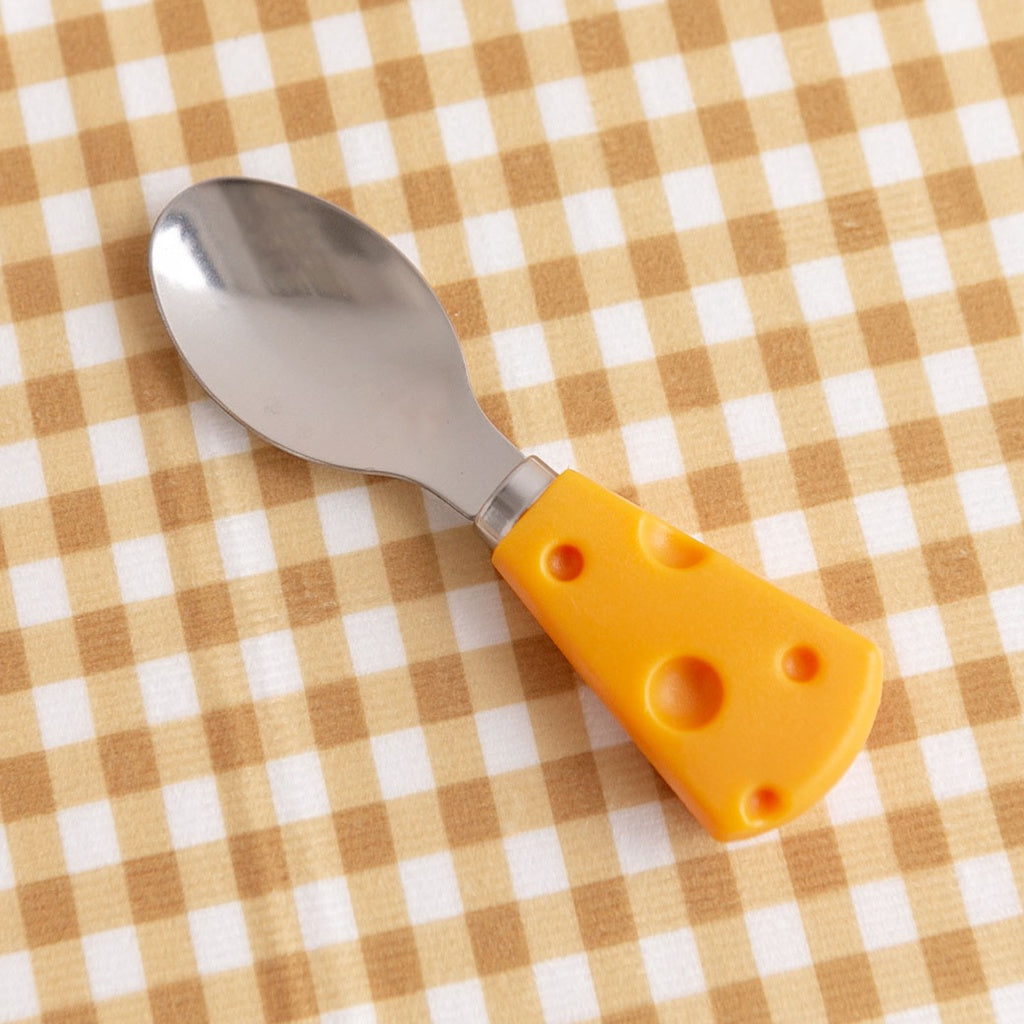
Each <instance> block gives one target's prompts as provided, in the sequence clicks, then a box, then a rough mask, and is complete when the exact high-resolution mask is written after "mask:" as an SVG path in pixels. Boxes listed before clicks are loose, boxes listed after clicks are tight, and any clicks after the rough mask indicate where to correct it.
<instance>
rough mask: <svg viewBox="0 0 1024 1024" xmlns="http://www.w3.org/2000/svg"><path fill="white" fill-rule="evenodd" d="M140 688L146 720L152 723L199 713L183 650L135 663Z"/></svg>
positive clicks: (197, 699)
mask: <svg viewBox="0 0 1024 1024" xmlns="http://www.w3.org/2000/svg"><path fill="white" fill-rule="evenodd" d="M135 671H136V674H137V675H138V677H139V687H140V689H141V690H142V704H143V707H144V708H145V710H146V721H147V722H149V723H150V724H151V725H161V724H163V723H164V722H176V721H179V720H180V719H182V718H191V717H193V716H194V715H198V714H199V698H198V696H197V695H196V684H195V681H194V680H193V678H192V666H191V664H190V663H189V660H188V655H187V654H186V653H185V652H179V653H178V654H169V655H167V657H165V658H154V659H152V660H151V661H143V662H141V663H140V664H138V665H136V666H135Z"/></svg>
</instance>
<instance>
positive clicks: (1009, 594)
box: [988, 585, 1024, 654]
mask: <svg viewBox="0 0 1024 1024" xmlns="http://www.w3.org/2000/svg"><path fill="white" fill-rule="evenodd" d="M988 599H989V603H990V604H991V606H992V615H993V616H994V618H995V620H996V628H997V629H998V630H999V639H1000V640H1001V641H1002V644H1003V650H1004V651H1006V653H1007V654H1012V653H1014V652H1015V651H1024V585H1022V586H1019V587H1006V588H1005V589H1002V590H993V591H992V592H991V593H990V594H989V595H988Z"/></svg>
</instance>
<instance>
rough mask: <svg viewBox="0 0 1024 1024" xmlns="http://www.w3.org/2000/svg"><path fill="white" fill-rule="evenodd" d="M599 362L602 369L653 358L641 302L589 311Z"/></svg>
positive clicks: (624, 303) (652, 346) (651, 344)
mask: <svg viewBox="0 0 1024 1024" xmlns="http://www.w3.org/2000/svg"><path fill="white" fill-rule="evenodd" d="M590 315H591V318H592V319H593V321H594V331H595V333H596V334H597V344H598V347H599V348H600V349H601V360H602V362H603V363H604V365H605V366H609V367H610V366H625V365H626V364H627V363H639V362H642V361H643V360H645V359H652V358H653V357H654V345H653V343H652V342H651V333H650V331H649V330H648V328H647V317H646V315H645V314H644V307H643V303H641V302H620V303H618V304H617V305H614V306H600V307H599V308H597V309H594V310H591V313H590Z"/></svg>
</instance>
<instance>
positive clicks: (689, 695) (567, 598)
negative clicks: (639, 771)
mask: <svg viewBox="0 0 1024 1024" xmlns="http://www.w3.org/2000/svg"><path fill="white" fill-rule="evenodd" d="M492 560H493V562H494V565H495V567H496V568H497V570H498V571H499V572H500V573H501V575H502V576H503V577H504V578H505V579H506V580H507V582H508V583H509V585H510V586H511V587H512V589H513V590H514V591H515V592H516V593H517V594H518V595H519V597H520V598H521V599H522V601H523V602H524V604H525V605H526V606H527V608H529V610H530V611H531V612H532V613H533V615H534V616H535V617H536V619H537V620H538V622H539V623H540V624H541V625H542V626H543V627H544V629H545V631H546V632H547V633H548V635H549V636H550V637H551V638H552V640H554V642H555V643H556V644H557V645H558V647H559V648H561V650H562V652H563V653H564V654H565V655H566V657H567V658H568V659H569V661H570V662H571V663H572V665H573V667H574V668H575V669H576V671H577V672H578V673H579V674H580V676H582V678H583V679H584V681H585V682H587V683H588V684H589V685H590V686H591V687H592V688H593V690H594V691H595V692H596V693H597V695H598V696H599V697H600V698H601V700H602V701H604V703H605V704H606V705H607V706H608V708H609V709H610V710H611V711H612V713H613V714H614V715H615V716H616V718H617V719H618V720H619V722H620V723H621V724H622V726H623V727H624V728H625V730H626V731H627V732H628V733H629V735H630V736H631V737H632V738H633V740H634V741H635V742H636V744H637V746H638V747H639V748H640V750H641V751H642V752H643V753H644V755H645V756H646V757H647V758H648V760H649V761H650V762H651V763H652V764H653V765H654V767H655V768H656V769H657V770H658V772H660V774H661V775H662V777H663V778H664V779H665V781H666V782H667V783H668V784H669V786H671V788H672V789H673V790H674V791H675V793H676V794H677V795H678V796H679V797H680V799H681V800H682V801H683V803H684V804H685V805H686V806H687V807H688V808H689V810H690V811H691V812H692V814H693V815H694V817H696V818H697V820H698V821H699V822H700V823H701V824H702V825H703V826H704V827H705V828H706V829H707V831H708V832H710V833H711V835H712V836H714V837H715V838H716V839H720V840H734V839H742V838H745V837H748V836H753V835H756V834H758V833H759V832H763V831H766V830H767V829H771V828H775V827H776V826H777V825H780V824H782V823H783V822H785V821H788V820H789V819H791V818H793V817H795V816H796V815H798V814H800V813H802V812H803V811H805V810H807V809H808V808H809V807H811V806H812V805H813V804H815V803H816V802H817V801H818V800H819V799H821V797H823V796H824V795H825V793H826V792H827V791H828V790H829V789H830V788H831V786H832V785H833V784H834V783H835V782H837V781H838V779H839V778H840V776H841V775H842V774H843V772H844V771H845V770H846V769H847V767H849V765H850V762H851V761H852V760H853V758H854V757H855V755H856V754H857V752H858V751H859V750H860V748H861V747H862V746H863V744H864V741H865V739H866V738H867V734H868V732H869V731H870V728H871V724H872V722H873V721H874V717H875V712H876V710H877V708H878V703H879V699H880V696H881V675H882V663H881V657H880V655H879V653H878V650H877V649H876V648H875V646H874V645H873V644H872V643H871V642H870V641H868V640H866V639H865V638H864V637H862V636H860V635H858V634H857V633H855V632H854V631H853V630H851V629H848V628H847V627H846V626H843V625H841V624H840V623H838V622H836V621H835V620H834V619H831V618H830V617H829V616H827V615H825V614H823V613H822V612H820V611H818V610H817V609H815V608H812V607H811V606H810V605H808V604H805V603H804V602H802V601H800V600H798V599H797V598H795V597H792V596H791V595H789V594H786V593H784V592H783V591H781V590H779V589H778V588H777V587H774V586H772V585H771V584H769V583H766V582H765V581H764V580H762V579H760V578H759V577H757V576H755V575H753V574H752V573H750V572H748V571H747V570H745V569H743V568H741V567H740V566H738V565H737V564H736V563H735V562H732V561H730V560H729V559H727V558H725V557H724V556H723V555H720V554H719V553H717V552H716V551H714V550H712V549H711V548H709V547H707V546H705V545H704V544H701V543H700V542H698V541H697V540H695V539H693V538H692V537H689V536H688V535H686V534H684V533H682V532H680V531H679V530H676V529H675V528H673V527H671V526H669V525H668V524H667V523H664V522H662V521H661V520H660V519H657V518H656V517H654V516H652V515H650V514H648V513H646V512H644V511H642V510H641V509H639V508H637V506H636V505H633V504H632V503H631V502H629V501H627V500H625V499H624V498H621V497H619V496H617V495H615V494H612V493H611V492H610V491H607V490H605V489H604V488H603V487H601V486H600V485H598V484H595V483H594V482H592V481H591V480H588V479H587V478H586V477H583V476H581V475H580V474H578V473H575V472H573V471H571V470H569V471H566V472H565V473H562V474H561V475H560V476H558V477H557V478H556V479H555V480H554V482H553V483H551V484H550V486H548V487H547V489H546V490H545V491H544V492H543V493H542V494H541V495H540V497H539V498H538V499H537V501H536V502H535V503H534V504H533V505H532V506H531V507H530V508H529V509H528V510H527V512H526V513H525V514H524V515H523V516H522V517H521V518H520V519H519V521H518V522H517V523H516V524H515V526H513V527H512V529H511V531H510V532H509V533H508V534H507V535H506V536H505V537H504V539H502V540H501V541H500V542H499V543H498V545H497V546H496V548H495V549H494V551H493V553H492Z"/></svg>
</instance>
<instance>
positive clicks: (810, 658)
mask: <svg viewBox="0 0 1024 1024" xmlns="http://www.w3.org/2000/svg"><path fill="white" fill-rule="evenodd" d="M820 668H821V659H820V658H819V657H818V652H817V651H816V650H815V649H814V648H813V647H808V646H807V645H806V644H797V646H796V647H790V649H789V650H788V651H786V653H785V654H784V655H783V656H782V671H783V672H785V673H786V675H787V676H789V678H790V679H792V680H793V682H795V683H809V682H810V681H811V680H812V679H813V678H814V677H815V676H816V675H817V674H818V670H819V669H820Z"/></svg>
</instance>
